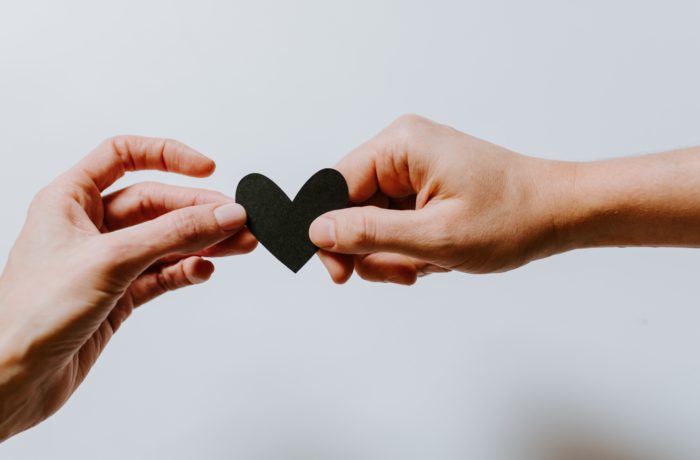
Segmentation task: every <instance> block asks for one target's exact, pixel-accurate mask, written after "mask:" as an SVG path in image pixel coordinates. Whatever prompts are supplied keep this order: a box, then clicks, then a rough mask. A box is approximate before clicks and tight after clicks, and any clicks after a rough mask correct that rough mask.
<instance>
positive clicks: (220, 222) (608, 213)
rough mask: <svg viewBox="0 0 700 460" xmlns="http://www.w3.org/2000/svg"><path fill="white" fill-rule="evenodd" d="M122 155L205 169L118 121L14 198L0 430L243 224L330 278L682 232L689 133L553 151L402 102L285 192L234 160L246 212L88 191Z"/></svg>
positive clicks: (208, 269)
mask: <svg viewBox="0 0 700 460" xmlns="http://www.w3.org/2000/svg"><path fill="white" fill-rule="evenodd" d="M140 169H160V170H164V171H170V172H175V173H181V174H187V175H190V176H194V177H205V176H208V175H210V174H211V173H212V172H213V170H214V163H213V162H212V161H211V160H210V159H208V158H206V157H204V156H203V155H201V154H199V153H197V152H195V151H194V150H192V149H190V148H189V147H187V146H184V145H182V144H180V143H177V142H175V141H170V140H164V139H149V138H142V137H118V138H114V139H110V140H108V141H106V142H104V143H103V144H102V145H100V146H99V147H98V148H97V149H96V150H95V151H94V152H92V153H91V154H90V155H88V156H87V157H86V158H84V159H83V160H82V161H81V162H80V163H78V164H77V165H76V166H75V167H74V168H72V169H71V170H69V171H68V172H66V173H65V174H63V175H61V176H59V177H58V179H56V180H55V181H54V182H53V183H52V184H50V185H49V186H47V187H46V188H45V189H44V190H42V191H41V192H40V193H39V194H38V195H37V196H36V198H35V199H34V201H33V202H32V205H31V206H30V209H29V213H28V216H27V221H26V224H25V226H24V228H23V229H22V232H21V234H20V236H19V238H18V240H17V242H16V243H15V245H14V247H13V249H12V251H11V253H10V256H9V258H8V261H7V265H6V267H5V269H4V271H3V273H2V276H0V403H1V404H0V441H1V440H3V439H5V438H7V437H9V436H11V435H13V434H15V433H18V432H20V431H22V430H24V429H26V428H28V427H30V426H33V425H35V424H37V423H39V422H40V421H42V420H43V419H45V418H46V417H48V416H49V415H51V414H52V413H53V412H55V411H56V410H58V408H59V407H60V406H61V405H62V404H63V403H64V402H65V401H66V400H67V399H68V398H69V397H70V395H71V394H72V393H73V391H74V390H75V389H76V387H77V386H78V385H80V383H81V382H82V381H83V379H84V378H85V376H86V374H87V373H88V372H89V370H90V368H91V367H92V365H93V364H94V362H95V360H96V359H97V358H98V356H99V355H100V352H101V351H102V350H103V349H104V347H105V346H106V344H107V342H108V341H109V339H110V338H111V337H112V335H113V334H114V332H115V331H116V330H117V329H118V328H119V326H120V325H121V324H122V322H123V321H124V320H125V319H126V318H127V317H128V316H129V315H130V313H131V312H132V310H133V309H134V308H136V307H137V306H139V305H141V304H143V303H145V302H148V301H149V300H151V299H153V298H154V297H156V296H158V295H160V294H163V293H165V292H166V291H170V290H174V289H178V288H181V287H185V286H189V285H192V284H198V283H201V282H204V281H206V280H207V279H208V278H209V277H210V276H211V274H212V272H213V270H214V266H213V264H212V263H211V262H210V261H208V260H205V259H204V258H203V257H215V256H224V255H233V254H242V253H246V252H250V251H252V250H253V249H254V248H255V246H256V244H257V241H256V239H255V237H254V236H253V233H254V234H255V235H257V236H259V239H260V241H261V242H262V243H263V244H264V245H265V246H266V247H268V249H270V251H271V252H272V253H273V254H274V255H275V256H276V257H278V258H279V259H280V260H281V261H282V262H284V263H285V264H286V265H287V266H288V267H289V268H291V269H292V270H293V271H296V270H298V269H299V268H300V267H301V266H302V265H303V264H304V263H305V262H306V261H307V260H308V259H309V258H310V257H312V255H313V254H314V253H315V252H316V251H317V246H318V247H320V248H322V249H321V251H320V252H319V254H320V257H321V259H322V261H323V263H324V264H325V266H326V268H327V269H328V271H329V273H330V275H331V277H332V279H333V280H334V281H336V282H338V283H343V282H345V281H347V280H348V279H349V277H350V276H351V275H352V273H353V272H354V271H356V272H357V273H358V274H359V275H360V276H361V277H362V278H364V279H367V280H371V281H387V282H395V283H400V284H412V283H414V282H415V281H416V278H417V277H418V276H421V275H424V274H428V273H435V272H445V271H450V270H458V271H463V272H471V273H487V272H497V271H504V270H508V269H511V268H515V267H518V266H520V265H523V264H525V263H527V262H529V261H532V260H534V259H537V258H541V257H545V256H548V255H551V254H555V253H557V252H563V251H566V250H570V249H575V248H583V247H594V246H624V245H635V246H685V247H700V195H699V194H698V193H697V191H698V190H700V148H695V149H686V150H680V151H675V152H669V153H665V154H659V155H649V156H644V157H637V158H623V159H619V160H609V161H603V162H592V163H567V162H557V161H549V160H542V159H537V158H532V157H526V156H523V155H519V154H516V153H513V152H511V151H508V150H506V149H504V148H501V147H498V146H496V145H493V144H490V143H488V142H485V141H482V140H479V139H476V138H474V137H471V136H468V135H466V134H463V133H460V132H458V131H456V130H454V129H452V128H449V127H447V126H443V125H439V124H436V123H433V122H431V121H429V120H426V119H424V118H420V117H416V116H404V117H401V118H400V119H398V120H397V121H396V122H394V123H393V124H392V125H391V126H389V127H388V128H387V129H385V130H384V131H382V132H381V133H380V134H379V135H377V136H376V137H375V138H374V139H372V140H370V141H369V142H367V143H365V144H364V145H362V146H360V147H359V148H357V149H356V150H355V151H353V152H352V153H350V154H349V155H347V156H346V157H345V158H343V159H342V160H341V161H340V163H338V165H337V171H336V170H330V169H325V170H321V171H320V172H319V173H317V174H315V175H314V176H313V177H312V178H311V179H309V181H308V182H307V183H306V184H305V185H304V186H303V187H302V189H301V190H300V191H299V193H298V194H297V195H296V197H295V198H294V200H290V199H289V198H288V197H287V196H286V195H285V194H284V192H282V191H281V190H280V189H279V188H278V187H277V186H276V185H275V184H274V183H272V182H271V181H270V180H269V179H267V178H265V177H264V176H261V175H259V174H252V175H249V176H246V177H245V178H244V179H243V180H242V181H241V182H240V184H239V187H238V190H237V196H238V197H239V199H240V202H241V203H242V204H243V205H245V206H248V208H249V209H248V211H249V212H248V213H246V210H245V209H244V207H242V206H241V205H240V204H237V203H234V202H233V201H232V200H231V198H229V197H227V196H226V195H223V194H221V193H218V192H213V191H208V190H201V189H191V188H183V187H173V186H168V185H164V184H158V183H140V184H137V185H134V186H131V187H127V188H124V189H122V190H119V191H116V192H114V193H111V194H108V195H103V192H104V190H105V189H106V188H107V187H109V186H110V185H111V184H113V183H114V182H115V181H116V180H117V179H119V178H120V177H121V176H122V175H123V174H124V173H125V172H127V171H133V170H140ZM348 199H349V201H350V204H351V205H352V207H350V208H347V207H346V205H347V204H348ZM341 208H344V209H341ZM327 211H330V212H327ZM324 213H325V214H324ZM319 216H320V217H319ZM246 222H247V223H248V227H247V228H245V227H244V224H245V223H246ZM251 231H252V232H253V233H251Z"/></svg>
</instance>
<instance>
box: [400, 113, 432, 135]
mask: <svg viewBox="0 0 700 460" xmlns="http://www.w3.org/2000/svg"><path fill="white" fill-rule="evenodd" d="M431 124H432V122H431V121H430V120H428V119H427V118H425V117H422V116H420V115H416V114H413V113H409V114H405V115H401V116H400V117H398V118H397V119H396V120H395V121H394V122H393V123H392V125H391V126H392V128H394V130H395V131H396V132H397V133H398V134H399V136H400V137H407V136H413V135H414V134H415V133H416V132H419V131H421V130H423V129H425V128H426V127H428V126H430V125H431Z"/></svg>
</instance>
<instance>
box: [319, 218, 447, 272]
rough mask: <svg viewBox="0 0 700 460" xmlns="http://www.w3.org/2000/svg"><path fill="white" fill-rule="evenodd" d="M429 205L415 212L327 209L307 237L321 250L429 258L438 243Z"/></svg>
mask: <svg viewBox="0 0 700 460" xmlns="http://www.w3.org/2000/svg"><path fill="white" fill-rule="evenodd" d="M434 214H435V213H434V212H433V211H432V210H431V209H429V208H424V209H419V210H416V211H401V210H394V209H383V208H377V207H375V206H364V207H356V208H348V209H341V210H337V211H331V212H329V213H326V214H324V215H322V216H321V217H319V218H317V219H316V220H315V221H314V222H312V223H311V227H310V228H309V238H310V239H311V241H312V242H313V243H314V244H315V245H316V246H318V247H320V248H321V249H324V250H326V251H331V252H339V253H342V254H369V253H373V252H394V253H399V254H405V255H407V256H411V257H417V258H422V259H432V258H434V257H435V255H436V254H435V252H436V251H437V250H438V249H439V245H440V244H441V242H440V240H439V238H438V236H439V233H437V232H435V230H436V225H435V222H439V220H436V218H435V216H434Z"/></svg>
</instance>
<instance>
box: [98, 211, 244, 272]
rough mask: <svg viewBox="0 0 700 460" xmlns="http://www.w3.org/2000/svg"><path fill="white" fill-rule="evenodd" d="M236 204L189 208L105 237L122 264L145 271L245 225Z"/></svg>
mask: <svg viewBox="0 0 700 460" xmlns="http://www.w3.org/2000/svg"><path fill="white" fill-rule="evenodd" d="M245 222H246V212H245V209H244V208H243V206H241V205H240V204H237V203H233V202H231V203H224V204H221V203H218V204H216V203H212V204H204V205H198V206H189V207H186V208H182V209H178V210H176V211H172V212H169V213H167V214H164V215H162V216H160V217H158V218H156V219H153V220H150V221H147V222H144V223H142V224H139V225H135V226H133V227H128V228H125V229H122V230H119V231H117V232H113V233H109V234H107V235H105V236H106V237H108V238H111V239H112V244H113V245H114V246H116V247H117V248H119V253H120V259H121V260H122V261H123V262H126V263H127V264H129V263H135V264H136V265H137V266H141V267H147V266H149V265H150V264H152V263H153V262H155V261H157V260H158V259H161V258H163V257H165V256H168V255H172V254H189V253H193V252H197V251H200V250H202V249H206V248H208V247H210V246H212V245H214V244H216V243H218V242H219V241H222V240H224V239H226V238H228V237H230V236H231V235H233V234H235V233H236V232H237V231H238V230H240V229H241V227H243V226H244V225H245Z"/></svg>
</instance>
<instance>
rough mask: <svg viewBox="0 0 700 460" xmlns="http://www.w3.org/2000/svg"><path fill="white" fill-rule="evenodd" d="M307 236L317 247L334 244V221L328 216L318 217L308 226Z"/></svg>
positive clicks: (327, 246) (329, 246)
mask: <svg viewBox="0 0 700 460" xmlns="http://www.w3.org/2000/svg"><path fill="white" fill-rule="evenodd" d="M309 238H310V239H311V241H312V242H313V243H314V244H315V245H316V246H318V247H319V248H332V247H333V246H335V222H334V221H333V219H329V218H328V217H319V218H318V219H316V220H315V221H314V222H313V223H312V224H311V228H309Z"/></svg>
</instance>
